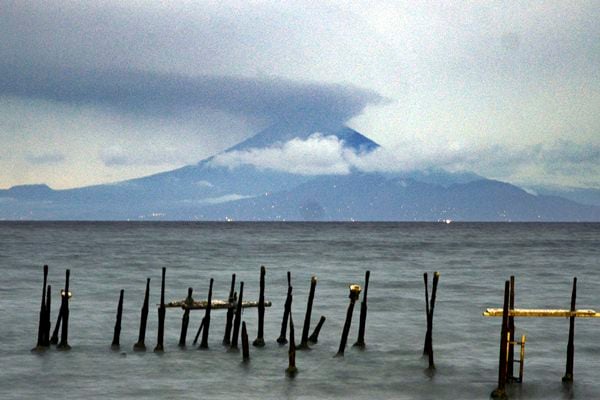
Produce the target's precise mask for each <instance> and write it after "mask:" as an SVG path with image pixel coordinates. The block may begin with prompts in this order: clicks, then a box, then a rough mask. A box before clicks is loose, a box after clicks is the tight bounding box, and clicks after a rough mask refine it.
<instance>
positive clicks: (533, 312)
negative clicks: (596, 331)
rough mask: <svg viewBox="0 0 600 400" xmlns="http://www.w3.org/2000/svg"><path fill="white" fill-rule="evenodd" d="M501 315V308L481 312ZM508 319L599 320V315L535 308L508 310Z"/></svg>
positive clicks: (592, 311) (596, 313)
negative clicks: (576, 318) (563, 318)
mask: <svg viewBox="0 0 600 400" xmlns="http://www.w3.org/2000/svg"><path fill="white" fill-rule="evenodd" d="M502 314H503V312H502V309H501V308H487V309H486V310H485V311H484V312H483V316H484V317H501V316H502ZM508 315H509V316H510V317H550V318H552V317H555V318H557V317H566V318H568V317H579V318H600V313H598V312H596V311H594V310H575V311H571V310H549V309H535V308H531V309H529V308H515V309H513V310H510V311H509V313H508Z"/></svg>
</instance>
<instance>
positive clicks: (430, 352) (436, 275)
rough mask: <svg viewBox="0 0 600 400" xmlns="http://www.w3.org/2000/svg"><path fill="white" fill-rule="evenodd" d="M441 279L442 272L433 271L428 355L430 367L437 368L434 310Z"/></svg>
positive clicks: (428, 327) (428, 323)
mask: <svg viewBox="0 0 600 400" xmlns="http://www.w3.org/2000/svg"><path fill="white" fill-rule="evenodd" d="M439 279H440V273H439V272H437V271H436V272H434V273H433V286H432V288H431V301H430V303H429V315H428V318H427V335H426V336H427V338H428V339H427V340H426V341H427V344H428V348H427V355H428V356H429V369H435V365H434V363H433V310H434V309H435V295H436V293H437V286H438V281H439Z"/></svg>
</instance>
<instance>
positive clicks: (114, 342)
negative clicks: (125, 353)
mask: <svg viewBox="0 0 600 400" xmlns="http://www.w3.org/2000/svg"><path fill="white" fill-rule="evenodd" d="M124 294H125V290H123V289H121V293H120V294H119V304H118V305H117V321H116V322H115V330H114V333H113V340H112V345H111V347H112V349H113V350H118V349H119V347H120V337H121V317H122V316H123V295H124Z"/></svg>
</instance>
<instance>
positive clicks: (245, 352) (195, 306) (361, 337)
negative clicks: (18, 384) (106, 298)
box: [32, 265, 440, 376]
mask: <svg viewBox="0 0 600 400" xmlns="http://www.w3.org/2000/svg"><path fill="white" fill-rule="evenodd" d="M69 274H70V272H69V270H68V269H67V270H66V283H65V288H64V290H62V291H61V295H62V296H61V297H62V299H61V308H60V312H59V314H58V319H57V323H56V325H55V329H54V335H53V336H52V338H50V335H49V333H50V307H51V304H50V298H51V295H50V292H51V286H50V285H47V277H48V266H47V265H44V284H43V289H42V304H41V307H40V319H39V329H38V342H37V345H36V347H35V348H34V349H32V351H43V350H45V349H47V348H48V347H50V344H57V343H58V340H57V338H58V330H59V329H60V327H61V324H62V331H61V340H60V343H58V346H57V349H60V350H68V349H70V346H69V345H68V343H67V337H68V323H69V297H70V292H69ZM265 274H266V269H265V267H264V266H261V268H260V291H259V298H258V301H257V302H255V301H244V300H243V297H244V282H240V284H239V294H238V292H236V291H235V284H236V275H235V274H232V276H231V287H230V290H229V298H228V299H227V300H226V301H220V300H213V299H212V290H213V279H212V278H211V280H210V285H209V289H208V297H207V300H206V301H194V299H193V297H192V293H193V290H192V288H188V294H187V297H186V298H185V300H182V301H173V302H169V303H165V277H166V268H163V269H162V280H161V294H160V304H159V306H158V333H157V343H156V347H155V348H154V351H155V352H163V351H164V332H165V314H166V309H167V308H181V309H183V317H182V322H181V333H180V337H179V344H178V345H179V346H180V347H185V346H186V339H187V331H188V325H189V314H190V311H191V310H200V309H203V310H205V314H204V317H203V318H202V322H201V323H200V326H199V328H198V331H197V333H196V336H195V338H194V341H193V344H194V345H196V343H197V341H198V338H199V337H200V334H202V338H201V340H200V344H199V346H198V348H199V349H208V334H209V330H210V320H211V311H212V310H213V309H227V316H226V323H225V333H224V336H223V340H222V343H223V345H225V346H228V347H229V348H230V349H231V350H238V338H239V337H240V335H241V342H242V357H243V360H244V361H248V360H249V359H250V352H249V341H248V332H247V329H246V322H245V321H242V308H247V307H257V308H258V332H257V337H256V339H255V340H254V341H253V343H252V344H253V345H254V346H256V347H262V346H264V345H265V339H264V315H265V307H270V306H271V302H268V301H265ZM439 276H440V274H439V273H438V272H435V273H434V275H433V285H432V290H431V298H429V290H428V277H427V273H425V274H423V278H424V282H425V303H426V317H427V330H426V333H425V344H424V348H423V354H424V355H425V356H427V357H428V359H429V368H431V369H433V368H435V367H434V362H433V345H432V331H433V310H434V307H435V299H436V291H437V286H438V280H439ZM369 278H370V271H366V272H365V284H364V290H362V288H361V287H360V286H359V285H350V294H349V298H350V303H349V305H348V309H347V312H346V319H345V322H344V327H343V330H342V335H341V339H340V345H339V348H338V351H337V353H336V356H337V357H340V356H343V355H344V351H345V349H346V344H347V341H348V335H349V333H350V327H351V324H352V315H353V312H354V305H355V303H356V301H357V300H358V298H359V295H360V293H361V292H362V294H363V296H362V302H361V307H360V320H359V328H358V338H357V340H356V342H355V343H354V346H356V347H359V348H364V347H365V346H366V344H365V330H366V321H367V293H368V289H369ZM287 283H288V288H287V296H286V300H285V305H284V310H283V318H282V321H281V332H280V335H279V337H278V338H277V343H279V344H280V345H285V344H288V343H289V350H288V357H289V365H288V368H287V369H286V373H287V374H288V375H289V376H294V375H295V374H296V372H297V369H296V349H297V348H298V349H308V348H309V344H316V343H317V342H318V337H319V333H320V331H321V328H322V327H323V324H324V323H325V320H326V317H325V316H321V318H320V319H319V322H318V324H317V326H316V327H315V328H314V330H313V332H312V334H309V333H310V323H311V314H312V306H313V301H314V297H315V290H316V286H317V278H316V277H315V276H313V277H312V278H311V281H310V291H309V295H308V302H307V306H306V314H305V316H304V326H303V329H302V336H301V339H300V344H299V345H298V347H296V341H295V332H294V321H293V318H292V300H293V295H292V289H293V288H292V284H291V273H290V272H289V271H288V272H287ZM124 292H125V291H124V290H121V291H120V294H119V302H118V306H117V316H116V322H115V326H114V333H113V340H112V345H111V347H112V348H113V349H114V350H118V349H120V335H121V319H122V315H123V297H124ZM149 298H150V278H148V279H147V280H146V291H145V294H144V302H143V306H142V310H141V319H140V329H139V336H138V341H137V342H136V343H135V344H134V346H133V349H134V351H146V344H145V339H146V325H147V321H148V312H149ZM240 327H241V333H240ZM288 327H289V336H288ZM288 338H289V341H288Z"/></svg>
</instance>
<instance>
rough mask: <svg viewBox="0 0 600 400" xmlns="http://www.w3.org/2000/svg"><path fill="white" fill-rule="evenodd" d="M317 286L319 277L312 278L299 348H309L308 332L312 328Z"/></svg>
mask: <svg viewBox="0 0 600 400" xmlns="http://www.w3.org/2000/svg"><path fill="white" fill-rule="evenodd" d="M316 287H317V277H316V276H313V277H311V278H310V292H309V294H308V302H307V304H306V314H305V315H304V328H302V340H301V341H300V346H298V348H299V349H308V334H309V332H308V331H309V329H310V315H311V313H312V306H313V300H314V298H315V288H316Z"/></svg>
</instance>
